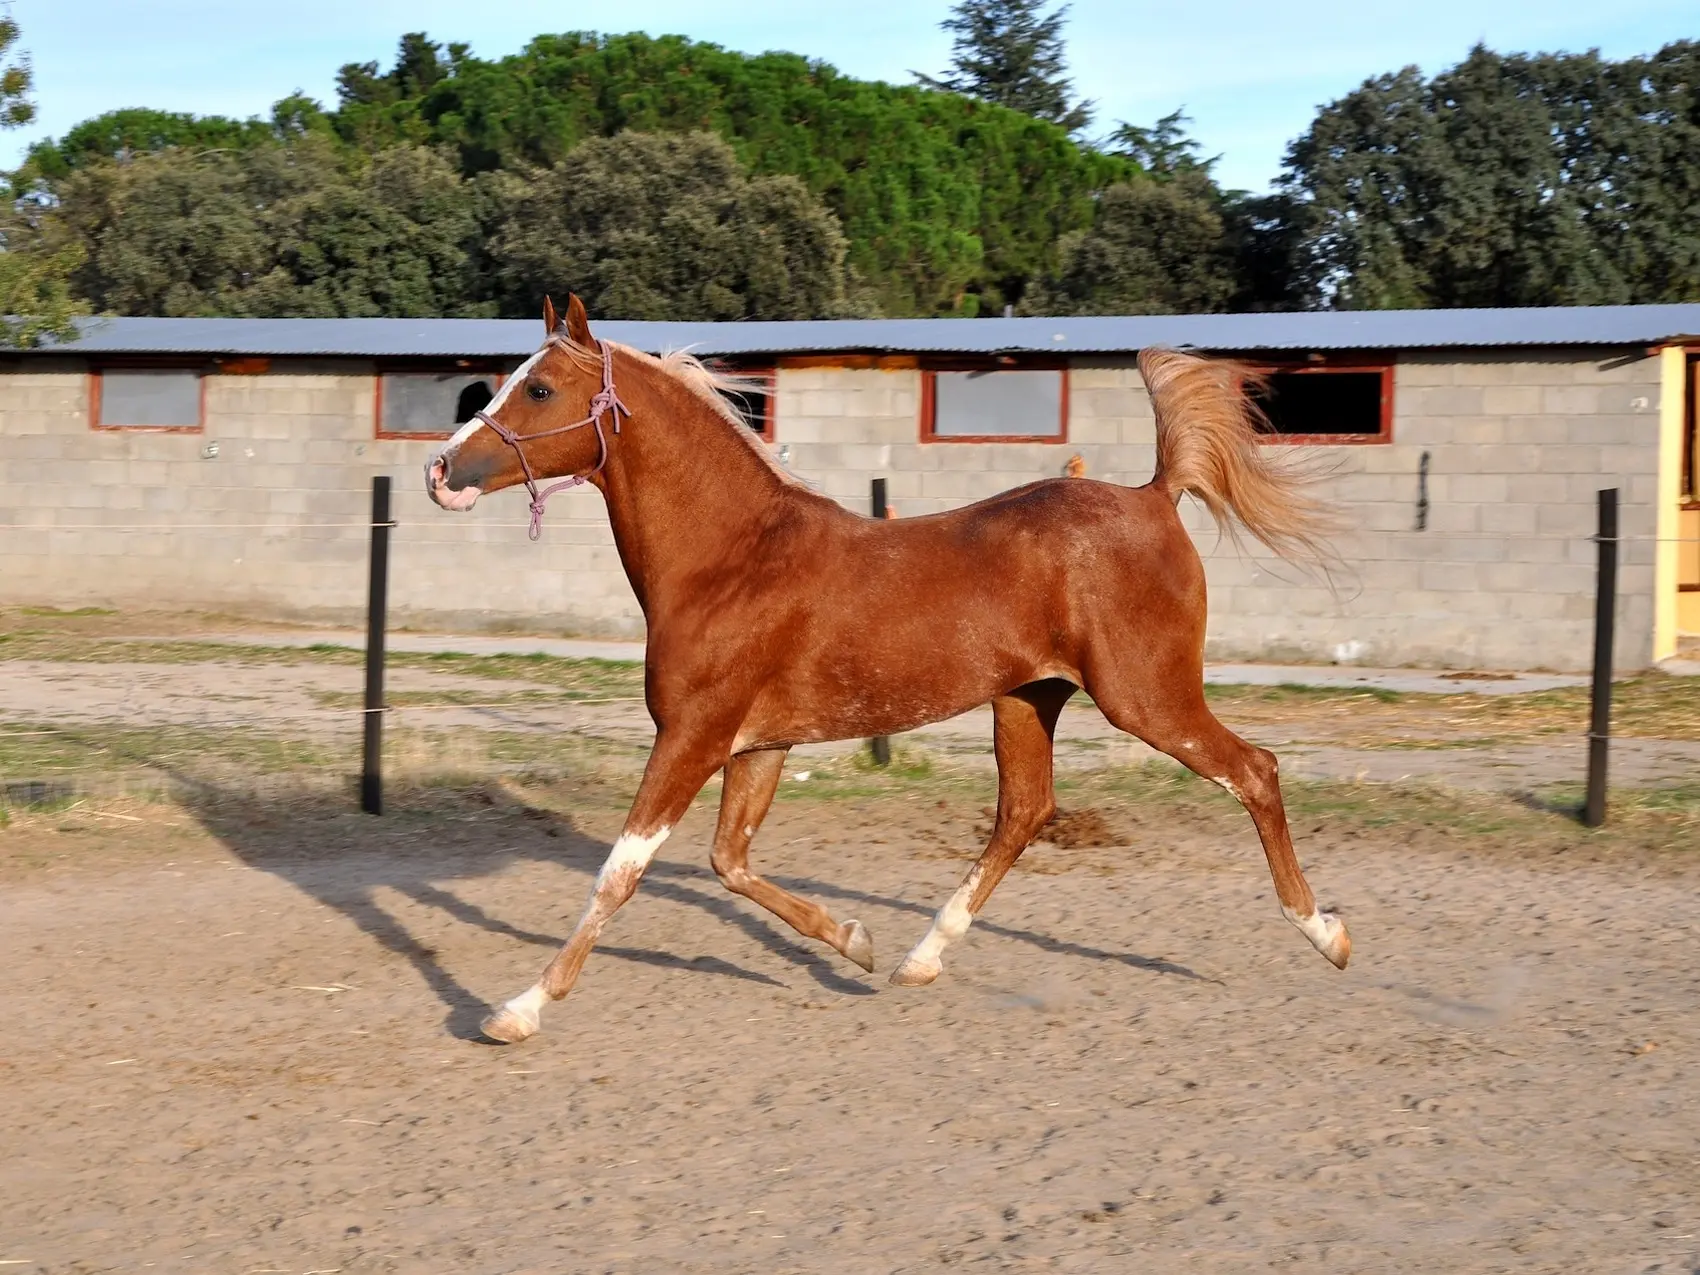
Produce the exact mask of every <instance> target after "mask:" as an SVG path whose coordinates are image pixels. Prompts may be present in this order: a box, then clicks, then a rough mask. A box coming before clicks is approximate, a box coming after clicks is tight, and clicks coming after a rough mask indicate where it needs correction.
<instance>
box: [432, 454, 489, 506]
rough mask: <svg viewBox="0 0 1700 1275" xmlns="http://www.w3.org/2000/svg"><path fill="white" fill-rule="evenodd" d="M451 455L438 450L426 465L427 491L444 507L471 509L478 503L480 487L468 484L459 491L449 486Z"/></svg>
mask: <svg viewBox="0 0 1700 1275" xmlns="http://www.w3.org/2000/svg"><path fill="white" fill-rule="evenodd" d="M449 464H450V457H449V456H448V455H447V454H446V453H444V452H438V453H437V454H436V455H435V456H433V457H432V458H431V459H430V460H429V461H428V462H427V463H426V465H425V491H426V494H427V495H429V496H430V497H431V499H432V500H434V501H436V502H437V504H438V505H439V506H440V507H441V508H443V509H450V510H453V511H454V512H456V513H461V512H464V511H465V510H468V509H471V508H472V506H473V505H475V504H477V503H478V497H479V495H480V494H481V493H480V489H479V488H478V487H477V486H475V485H473V484H470V483H469V484H467V485H466V486H464V487H462V488H460V489H459V490H458V491H457V490H456V489H454V488H452V487H450V486H449Z"/></svg>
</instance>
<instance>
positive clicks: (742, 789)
mask: <svg viewBox="0 0 1700 1275" xmlns="http://www.w3.org/2000/svg"><path fill="white" fill-rule="evenodd" d="M786 751H787V750H786V749H783V748H769V749H764V750H762V751H760V752H750V753H739V754H738V755H737V756H735V757H733V758H732V759H731V760H730V761H729V762H727V763H726V784H725V787H724V788H723V789H722V790H721V795H720V822H719V825H718V826H717V827H716V828H715V830H714V858H713V860H712V862H713V864H714V871H715V872H716V873H717V874H718V875H719V877H720V880H721V882H722V883H723V884H724V885H725V886H726V888H727V889H728V890H730V891H732V893H733V894H741V895H743V896H744V897H745V898H746V899H749V900H751V901H752V902H755V903H759V904H761V905H762V907H764V908H766V909H767V910H768V911H769V912H771V913H773V914H774V915H775V916H777V917H778V918H779V919H780V920H782V921H784V922H785V923H786V924H787V925H789V926H790V927H791V928H792V929H794V930H796V931H797V933H799V934H801V935H804V936H805V937H808V938H812V939H819V940H820V941H821V942H822V943H825V944H826V945H827V946H828V947H831V948H834V949H835V950H837V951H838V952H840V953H842V954H843V955H844V956H845V957H847V958H848V959H850V960H852V961H854V962H856V964H858V965H860V966H861V967H862V968H863V969H865V970H867V971H868V972H869V973H872V972H873V968H874V941H873V939H872V938H870V937H869V936H868V931H867V929H866V927H864V926H863V924H862V923H861V922H860V921H846V922H845V923H844V924H843V925H840V924H838V922H836V921H834V920H833V919H832V917H831V915H829V914H828V912H827V910H826V909H825V908H823V907H821V906H820V905H819V904H818V903H810V902H809V901H808V900H806V899H799V898H798V897H797V896H796V895H794V894H792V893H791V892H790V891H788V890H782V889H780V887H778V886H776V885H774V884H773V882H771V881H766V880H763V879H762V878H761V877H759V876H757V875H756V874H755V873H753V872H751V871H750V840H751V839H752V838H753V837H754V836H755V835H756V829H757V828H759V827H761V821H762V820H763V819H764V818H765V817H766V815H767V809H768V807H769V806H770V805H772V804H773V794H774V792H775V791H776V790H777V789H778V788H779V776H780V774H781V772H782V771H783V769H784V766H785V754H786Z"/></svg>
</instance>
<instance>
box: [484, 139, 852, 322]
mask: <svg viewBox="0 0 1700 1275" xmlns="http://www.w3.org/2000/svg"><path fill="white" fill-rule="evenodd" d="M490 178H491V179H493V180H487V181H486V189H485V197H486V199H487V200H488V201H489V202H490V203H491V204H492V206H495V207H499V208H500V210H501V220H500V225H501V229H500V230H499V232H498V233H497V235H496V237H495V240H494V242H493V243H492V245H491V255H492V257H493V258H494V260H495V262H496V268H497V272H498V277H499V278H500V281H501V289H502V297H503V301H504V302H505V305H504V306H503V308H504V309H505V310H506V311H507V312H509V313H512V312H515V311H521V310H524V309H526V308H532V309H535V307H536V301H537V298H538V297H539V296H540V295H541V294H543V293H547V292H550V291H553V292H554V293H555V294H556V295H560V294H562V293H564V292H567V291H569V290H571V291H576V292H577V293H578V294H579V296H580V297H581V298H583V300H584V302H585V304H586V305H587V306H589V307H590V309H591V311H592V312H593V313H597V314H617V315H619V316H621V317H622V318H628V319H673V318H688V319H721V320H728V319H809V318H817V317H839V316H842V315H847V314H849V313H851V312H852V310H853V308H854V307H853V304H852V301H851V296H852V295H853V293H854V291H855V285H854V283H853V282H852V281H851V279H850V277H849V274H848V272H847V271H846V269H845V247H846V245H845V240H844V233H843V231H842V230H840V229H839V225H838V219H837V218H836V217H834V216H833V215H832V214H831V213H830V212H829V211H827V209H826V207H825V205H823V204H822V203H821V202H820V200H818V199H817V198H815V196H814V195H813V194H811V193H810V191H809V189H808V187H806V186H804V185H803V183H802V182H801V181H799V180H798V179H797V178H795V177H789V176H782V177H751V176H750V175H748V174H747V173H745V172H744V170H743V169H742V168H741V167H740V166H739V164H738V157H737V155H736V154H734V153H733V150H732V148H731V146H729V145H728V144H727V143H726V142H724V141H722V140H721V139H720V138H719V137H717V136H715V135H714V134H713V133H621V134H620V135H619V136H618V137H611V138H592V139H591V140H589V141H587V142H584V143H583V144H581V145H580V146H578V147H576V148H575V149H574V150H573V151H572V152H571V153H570V154H569V155H568V156H567V157H566V158H565V159H563V160H562V161H561V162H560V163H559V164H556V165H555V166H554V167H553V168H547V169H537V170H530V171H526V172H522V173H515V174H507V173H503V174H499V175H497V174H491V175H490Z"/></svg>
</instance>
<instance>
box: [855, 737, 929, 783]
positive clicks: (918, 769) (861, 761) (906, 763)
mask: <svg viewBox="0 0 1700 1275" xmlns="http://www.w3.org/2000/svg"><path fill="white" fill-rule="evenodd" d="M850 766H851V769H853V770H857V771H860V772H861V773H863V774H883V775H885V776H887V777H888V778H890V779H894V780H900V781H901V780H919V779H931V778H932V775H933V757H932V754H931V753H929V752H928V751H927V750H926V749H924V748H918V747H916V746H915V745H913V744H904V743H898V742H894V743H893V744H892V746H891V761H890V763H889V764H887V765H884V766H881V765H880V764H879V763H878V762H876V761H875V760H874V750H873V749H872V748H870V747H867V746H866V745H864V746H863V747H861V748H858V749H857V750H856V751H855V752H853V753H851V754H850Z"/></svg>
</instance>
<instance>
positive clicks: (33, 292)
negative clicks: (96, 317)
mask: <svg viewBox="0 0 1700 1275" xmlns="http://www.w3.org/2000/svg"><path fill="white" fill-rule="evenodd" d="M18 35H19V32H18V24H17V22H16V21H15V20H14V19H13V18H12V15H11V14H10V13H6V14H4V15H0V129H6V128H19V127H21V126H23V125H25V124H28V123H29V122H30V121H31V120H33V119H34V118H35V103H34V101H32V100H31V98H30V90H31V89H32V88H33V87H34V79H33V76H32V75H31V72H30V63H29V57H28V55H27V54H25V53H23V52H22V51H21V50H20V49H19V48H18ZM39 213H40V204H39V201H36V200H31V199H27V198H26V199H23V200H17V199H14V200H13V201H12V210H11V215H10V217H9V218H8V219H7V221H6V223H5V224H4V227H3V229H0V347H11V348H14V349H17V348H26V349H27V348H29V347H32V346H36V345H41V344H43V343H45V342H48V341H53V340H63V339H65V338H67V337H69V336H71V335H72V334H73V333H74V331H75V327H74V325H73V323H72V320H73V319H74V318H75V317H76V316H77V315H79V314H81V313H83V308H82V306H80V305H79V304H78V303H77V301H76V300H75V298H73V297H72V295H71V283H70V279H71V272H72V271H73V270H74V269H75V268H76V267H77V266H78V265H79V264H80V262H81V254H80V253H79V251H78V250H77V249H76V248H75V247H65V248H61V249H59V250H58V251H55V252H29V251H26V250H25V245H26V244H27V243H28V241H29V240H30V237H31V234H32V232H33V230H34V227H35V223H36V219H37V217H38V215H39Z"/></svg>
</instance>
